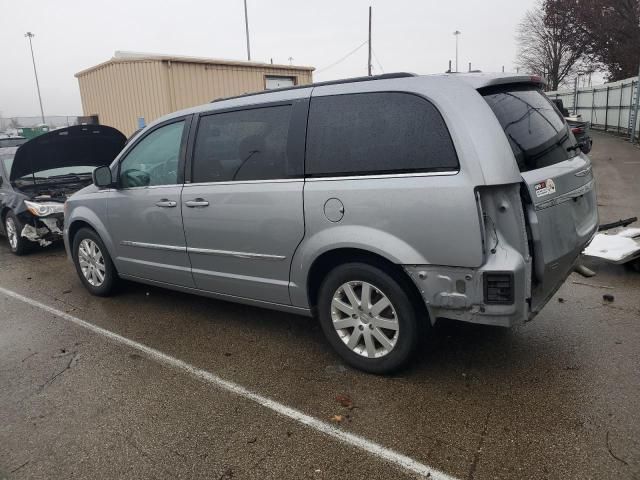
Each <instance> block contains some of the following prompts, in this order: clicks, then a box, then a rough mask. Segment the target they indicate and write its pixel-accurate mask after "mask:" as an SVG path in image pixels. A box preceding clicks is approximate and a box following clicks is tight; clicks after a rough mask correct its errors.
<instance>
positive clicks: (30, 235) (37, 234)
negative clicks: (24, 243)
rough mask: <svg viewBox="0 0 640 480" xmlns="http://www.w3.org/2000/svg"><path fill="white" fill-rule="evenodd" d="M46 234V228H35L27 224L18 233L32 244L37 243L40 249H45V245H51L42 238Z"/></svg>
mask: <svg viewBox="0 0 640 480" xmlns="http://www.w3.org/2000/svg"><path fill="white" fill-rule="evenodd" d="M48 233H49V229H48V228H47V227H42V228H35V227H33V226H32V225H28V224H27V225H25V226H24V228H23V229H22V233H20V235H21V236H23V237H24V238H26V239H27V240H31V241H32V242H38V243H39V244H40V246H41V247H46V246H47V245H51V243H52V242H50V241H49V240H45V239H44V238H42V237H43V236H44V235H47V234H48Z"/></svg>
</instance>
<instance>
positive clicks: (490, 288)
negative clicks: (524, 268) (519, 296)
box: [484, 272, 513, 305]
mask: <svg viewBox="0 0 640 480" xmlns="http://www.w3.org/2000/svg"><path fill="white" fill-rule="evenodd" d="M484 303H486V304H493V305H510V304H512V303H513V273H511V272H500V273H498V272H496V273H485V274H484Z"/></svg>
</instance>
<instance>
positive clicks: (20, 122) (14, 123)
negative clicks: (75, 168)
mask: <svg viewBox="0 0 640 480" xmlns="http://www.w3.org/2000/svg"><path fill="white" fill-rule="evenodd" d="M80 118H81V117H78V116H75V115H48V116H45V117H44V120H45V121H44V123H45V124H46V125H48V126H49V128H50V129H51V130H53V129H54V128H62V127H70V126H72V125H78V123H79V122H80V120H79V119H80ZM38 125H42V118H41V117H40V116H37V117H0V133H2V132H7V131H11V130H17V129H18V128H22V127H37V126H38Z"/></svg>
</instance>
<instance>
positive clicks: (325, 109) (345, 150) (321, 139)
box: [305, 92, 458, 177]
mask: <svg viewBox="0 0 640 480" xmlns="http://www.w3.org/2000/svg"><path fill="white" fill-rule="evenodd" d="M305 170H306V174H307V175H308V176H319V177H321V176H345V175H372V174H384V173H413V172H426V171H451V170H458V158H457V156H456V152H455V149H454V147H453V142H452V141H451V137H450V136H449V131H448V129H447V126H446V125H445V123H444V120H443V119H442V116H441V115H440V112H438V110H437V109H436V108H435V107H434V106H433V105H432V104H431V103H430V102H429V101H427V100H426V99H424V98H421V97H418V96H416V95H412V94H407V93H401V92H376V93H358V94H348V95H335V96H326V97H315V98H312V99H311V107H310V111H309V122H308V133H307V156H306V162H305Z"/></svg>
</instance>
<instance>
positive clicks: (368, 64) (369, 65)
mask: <svg viewBox="0 0 640 480" xmlns="http://www.w3.org/2000/svg"><path fill="white" fill-rule="evenodd" d="M367 71H368V73H369V76H371V6H369V61H368V63H367Z"/></svg>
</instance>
